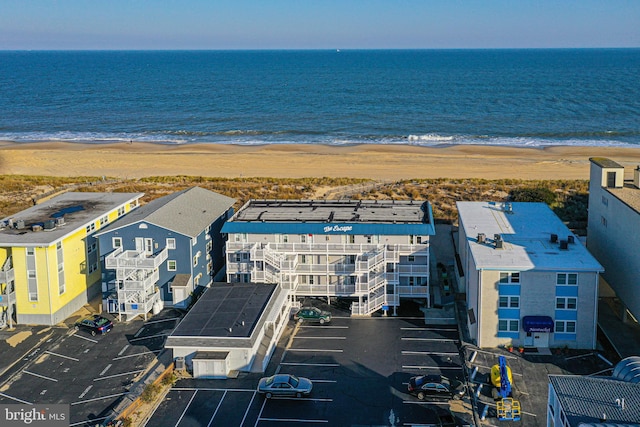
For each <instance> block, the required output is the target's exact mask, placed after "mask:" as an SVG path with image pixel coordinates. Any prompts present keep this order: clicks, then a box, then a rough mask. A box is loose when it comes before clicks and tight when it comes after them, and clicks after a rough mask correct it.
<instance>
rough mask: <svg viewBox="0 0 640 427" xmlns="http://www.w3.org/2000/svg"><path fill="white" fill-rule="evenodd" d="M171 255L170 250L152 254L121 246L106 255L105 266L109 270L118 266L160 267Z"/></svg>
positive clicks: (165, 249)
mask: <svg viewBox="0 0 640 427" xmlns="http://www.w3.org/2000/svg"><path fill="white" fill-rule="evenodd" d="M168 257H169V250H168V249H167V248H164V249H162V250H161V251H160V252H157V253H155V254H152V255H147V254H146V253H145V252H144V251H132V250H127V251H125V250H123V249H122V247H119V248H118V249H116V250H115V251H113V252H111V253H110V254H109V255H107V256H106V258H105V260H104V263H105V268H107V269H109V270H113V269H118V268H149V269H153V268H158V267H160V265H162V263H163V262H165V261H166V260H167V258H168Z"/></svg>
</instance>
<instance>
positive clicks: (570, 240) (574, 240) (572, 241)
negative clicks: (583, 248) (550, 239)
mask: <svg viewBox="0 0 640 427" xmlns="http://www.w3.org/2000/svg"><path fill="white" fill-rule="evenodd" d="M575 242H576V239H575V237H573V236H567V243H572V244H573V243H575Z"/></svg>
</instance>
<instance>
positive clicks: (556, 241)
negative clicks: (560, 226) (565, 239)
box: [551, 234, 558, 243]
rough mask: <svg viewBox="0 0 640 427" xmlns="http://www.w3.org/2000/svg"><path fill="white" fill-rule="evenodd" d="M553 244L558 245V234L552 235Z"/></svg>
mask: <svg viewBox="0 0 640 427" xmlns="http://www.w3.org/2000/svg"><path fill="white" fill-rule="evenodd" d="M551 243H558V235H557V234H552V235H551Z"/></svg>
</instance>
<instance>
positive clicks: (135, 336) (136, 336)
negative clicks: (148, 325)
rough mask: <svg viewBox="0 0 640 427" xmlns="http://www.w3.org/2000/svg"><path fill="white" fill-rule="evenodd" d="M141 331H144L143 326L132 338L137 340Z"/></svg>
mask: <svg viewBox="0 0 640 427" xmlns="http://www.w3.org/2000/svg"><path fill="white" fill-rule="evenodd" d="M142 331H144V326H143V327H142V328H140V329H138V332H136V334H135V335H134V336H133V337H134V338H138V337H139V336H140V334H141V333H142Z"/></svg>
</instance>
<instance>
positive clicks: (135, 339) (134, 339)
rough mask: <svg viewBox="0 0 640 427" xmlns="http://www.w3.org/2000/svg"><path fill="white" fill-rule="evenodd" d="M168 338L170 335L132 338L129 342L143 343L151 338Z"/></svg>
mask: <svg viewBox="0 0 640 427" xmlns="http://www.w3.org/2000/svg"><path fill="white" fill-rule="evenodd" d="M167 336H169V334H158V335H149V336H148V337H140V338H131V339H130V340H129V342H133V341H141V340H148V339H151V338H158V337H167Z"/></svg>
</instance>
